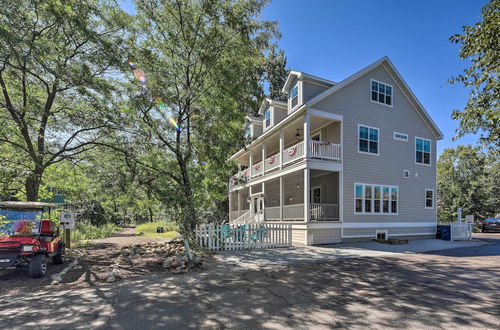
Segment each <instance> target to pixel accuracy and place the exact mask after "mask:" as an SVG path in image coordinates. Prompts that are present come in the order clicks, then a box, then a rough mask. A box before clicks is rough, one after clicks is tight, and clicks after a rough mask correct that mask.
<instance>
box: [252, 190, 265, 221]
mask: <svg viewBox="0 0 500 330" xmlns="http://www.w3.org/2000/svg"><path fill="white" fill-rule="evenodd" d="M252 211H253V214H255V215H256V216H255V220H257V221H264V196H262V195H259V196H254V197H252Z"/></svg>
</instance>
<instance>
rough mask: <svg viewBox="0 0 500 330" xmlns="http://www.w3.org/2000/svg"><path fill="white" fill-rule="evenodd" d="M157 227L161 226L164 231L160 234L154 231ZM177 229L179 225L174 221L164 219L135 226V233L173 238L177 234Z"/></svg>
mask: <svg viewBox="0 0 500 330" xmlns="http://www.w3.org/2000/svg"><path fill="white" fill-rule="evenodd" d="M157 227H163V229H164V230H165V232H164V233H161V234H159V233H157V232H156V228H157ZM178 230H179V227H178V226H177V225H176V224H175V223H173V222H166V221H159V222H148V223H143V224H142V225H138V226H137V227H135V233H136V234H137V235H145V236H158V237H167V238H175V237H176V236H177V231H178Z"/></svg>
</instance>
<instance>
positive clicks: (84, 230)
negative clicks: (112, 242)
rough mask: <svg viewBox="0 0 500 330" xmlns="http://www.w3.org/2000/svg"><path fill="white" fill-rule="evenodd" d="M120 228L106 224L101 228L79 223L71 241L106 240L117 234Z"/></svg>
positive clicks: (73, 231) (72, 232) (72, 233)
mask: <svg viewBox="0 0 500 330" xmlns="http://www.w3.org/2000/svg"><path fill="white" fill-rule="evenodd" d="M119 229H120V228H119V227H118V226H116V225H113V224H105V225H102V226H100V227H97V226H93V225H91V224H86V223H78V224H77V225H76V228H75V229H73V230H72V231H71V240H72V241H73V242H78V241H84V240H89V239H97V238H106V237H109V236H111V234H113V233H115V232H117V231H118V230H119Z"/></svg>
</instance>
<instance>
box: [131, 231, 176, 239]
mask: <svg viewBox="0 0 500 330" xmlns="http://www.w3.org/2000/svg"><path fill="white" fill-rule="evenodd" d="M140 235H141V236H144V237H148V238H176V237H180V236H181V235H180V234H179V233H178V232H176V231H167V232H165V233H160V234H157V233H154V234H152V233H141V234H140Z"/></svg>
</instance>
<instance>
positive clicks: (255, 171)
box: [252, 161, 264, 178]
mask: <svg viewBox="0 0 500 330" xmlns="http://www.w3.org/2000/svg"><path fill="white" fill-rule="evenodd" d="M252 166H253V167H252V178H253V177H254V176H257V175H261V174H262V173H264V164H263V163H262V162H261V161H260V162H258V163H257V164H254V165H252Z"/></svg>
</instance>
